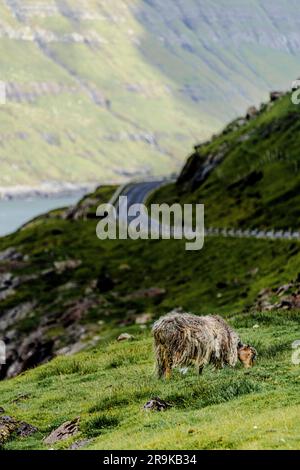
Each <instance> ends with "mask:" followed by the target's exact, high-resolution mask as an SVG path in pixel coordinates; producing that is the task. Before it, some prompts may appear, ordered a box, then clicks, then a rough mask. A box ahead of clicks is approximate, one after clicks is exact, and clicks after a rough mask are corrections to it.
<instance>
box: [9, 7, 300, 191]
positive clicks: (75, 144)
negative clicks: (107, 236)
mask: <svg viewBox="0 0 300 470" xmlns="http://www.w3.org/2000/svg"><path fill="white" fill-rule="evenodd" d="M296 6H297V5H295V2H294V0H280V1H279V2H276V5H273V3H271V2H268V4H267V5H265V6H262V5H261V2H259V1H258V0H253V1H252V2H251V5H248V4H247V6H245V5H244V2H236V1H234V0H230V1H226V2H221V3H220V2H219V1H218V2H217V1H215V0H214V1H211V2H209V5H207V2H205V1H204V0H201V1H194V0H189V1H185V2H181V1H179V0H176V1H174V0H172V1H171V0H164V1H161V0H151V1H146V0H144V1H143V0H134V1H132V0H130V1H128V0H120V1H118V2H104V1H100V2H99V1H94V0H88V1H85V2H83V1H77V2H75V3H74V2H71V1H69V0H68V1H63V2H61V1H58V0H57V1H54V0H53V1H50V0H42V1H39V2H32V1H20V0H17V1H6V2H2V3H1V5H0V17H1V21H0V54H1V58H2V59H1V64H0V80H1V81H4V82H6V84H7V104H6V105H4V106H1V107H0V115H1V129H0V140H1V146H0V164H1V175H0V186H12V185H16V184H26V185H33V184H38V183H40V182H42V181H44V180H45V179H47V180H50V181H51V180H59V181H74V182H76V181H101V182H104V181H119V180H122V179H124V178H126V177H128V176H131V175H136V174H142V175H145V174H149V173H156V174H167V173H170V171H174V170H179V168H180V166H181V164H182V161H183V158H184V156H185V154H186V149H188V148H189V147H191V146H192V145H193V144H194V143H195V142H198V141H201V140H202V139H204V138H207V137H208V136H209V135H211V132H212V131H215V130H218V129H220V127H221V125H222V124H224V123H225V122H227V121H228V120H229V119H231V118H233V117H234V116H236V115H237V114H238V113H240V112H241V110H243V109H245V108H246V107H247V105H248V104H250V103H251V104H252V103H253V102H254V103H258V102H260V101H261V99H262V98H264V97H265V96H266V94H267V92H268V91H269V90H270V89H274V88H280V89H282V88H287V87H289V86H290V82H291V81H292V80H293V79H295V78H296V77H297V76H298V64H299V48H298V47H297V45H298V43H299V41H300V39H299V34H298V31H299V27H298V26H299V25H298V19H297V15H294V9H295V8H296ZM278 18H280V21H278ZM287 77H288V78H287ZM157 109H159V113H157ZM154 115H155V119H153V116H154Z"/></svg>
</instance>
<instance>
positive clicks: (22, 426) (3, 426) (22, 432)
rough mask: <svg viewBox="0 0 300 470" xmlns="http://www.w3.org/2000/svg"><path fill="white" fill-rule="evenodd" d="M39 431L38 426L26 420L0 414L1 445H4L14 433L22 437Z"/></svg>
mask: <svg viewBox="0 0 300 470" xmlns="http://www.w3.org/2000/svg"><path fill="white" fill-rule="evenodd" d="M35 432H37V428H36V427H34V426H32V425H31V424H28V423H25V422H24V421H18V420H17V419H15V418H12V417H11V416H6V415H4V416H3V415H1V416H0V446H1V445H3V444H4V443H5V442H6V441H8V440H9V438H10V437H11V436H12V435H13V434H17V435H18V436H20V437H28V436H31V434H33V433H35Z"/></svg>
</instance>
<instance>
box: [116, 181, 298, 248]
mask: <svg viewBox="0 0 300 470" xmlns="http://www.w3.org/2000/svg"><path fill="white" fill-rule="evenodd" d="M168 182H170V183H171V182H172V181H171V180H169V181H168V180H163V179H161V180H156V181H145V182H139V183H131V184H128V185H126V186H125V187H124V190H122V191H121V192H120V193H119V195H121V196H127V205H128V207H130V206H132V205H133V204H143V203H145V201H146V199H147V197H149V195H150V194H151V192H152V191H154V190H155V189H158V188H159V187H160V186H162V185H163V184H167V183H168ZM116 207H118V205H117V204H116ZM119 211H120V212H119V219H120V220H121V221H122V220H123V221H125V220H127V222H130V221H131V220H132V219H134V217H128V215H127V211H126V207H123V208H122V207H121V208H119ZM149 223H150V220H149V219H148V217H147V216H146V214H145V216H144V217H143V221H142V226H143V228H145V229H146V228H148V227H149ZM152 224H153V226H154V227H156V228H157V230H159V232H161V227H160V225H159V223H158V222H156V221H153V220H152ZM205 236H207V237H226V238H256V239H266V240H296V241H300V231H296V230H292V229H289V230H275V229H268V230H257V229H250V228H249V229H243V230H241V229H235V228H231V229H223V228H215V227H214V228H212V227H206V228H205Z"/></svg>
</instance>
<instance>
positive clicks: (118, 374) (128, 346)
mask: <svg viewBox="0 0 300 470" xmlns="http://www.w3.org/2000/svg"><path fill="white" fill-rule="evenodd" d="M231 323H232V324H233V325H234V326H235V327H236V328H238V331H239V333H240V335H241V336H242V338H243V339H244V340H245V341H251V342H252V344H254V345H255V346H256V347H257V349H258V351H259V360H258V364H257V366H256V367H255V368H253V369H251V370H250V371H249V370H248V371H246V370H245V369H242V368H241V367H240V366H238V367H237V369H234V370H233V369H224V370H222V371H221V372H215V371H213V370H211V369H206V370H205V372H204V374H203V375H202V376H201V377H199V376H197V374H195V373H194V372H193V371H192V370H190V371H189V372H188V374H187V375H184V376H183V375H181V374H179V373H178V372H176V373H175V374H174V376H173V378H172V379H171V380H170V381H168V382H164V381H159V380H158V379H156V377H155V376H154V374H153V352H152V341H151V339H150V335H149V332H148V331H136V332H134V333H135V335H136V338H135V340H133V341H131V342H127V343H126V342H125V343H117V342H116V341H114V340H112V341H111V342H109V343H104V344H102V345H101V346H100V347H98V348H97V349H94V350H93V351H91V352H89V353H82V354H79V355H77V356H75V357H60V358H57V359H55V360H54V361H52V362H51V363H50V364H47V365H45V366H42V367H38V368H37V369H35V370H33V371H30V372H28V373H26V374H25V375H23V376H20V377H19V378H17V379H14V380H9V381H6V382H2V383H1V384H0V391H1V405H2V406H3V407H4V409H5V411H6V413H8V414H10V415H13V416H14V417H17V418H18V419H21V420H25V421H27V422H29V423H31V424H33V425H35V426H36V427H37V428H38V429H39V431H38V432H37V433H35V434H33V435H32V436H31V437H29V438H27V439H24V438H23V439H22V438H15V439H13V440H11V441H9V442H7V444H6V445H5V446H4V448H5V449H46V448H47V447H48V448H49V446H47V445H46V444H45V443H43V440H42V439H43V438H44V437H46V436H47V435H48V434H49V433H50V432H51V430H52V429H55V428H56V427H57V426H59V425H60V424H62V423H63V422H65V421H67V420H70V419H74V418H76V417H78V416H79V417H80V427H79V429H80V431H79V433H78V434H77V435H76V436H73V437H72V438H69V439H68V440H67V441H63V442H61V443H58V444H55V445H53V446H51V447H52V448H69V447H70V445H72V443H74V442H76V441H78V440H83V439H89V441H88V442H86V443H85V446H84V448H85V449H106V450H108V449H299V445H300V438H299V432H298V431H299V419H298V418H299V412H300V401H299V393H298V390H299V366H295V365H293V364H292V363H291V343H292V342H293V341H294V339H295V337H299V335H300V324H299V314H297V315H289V314H287V313H284V314H280V313H277V314H274V313H272V314H261V315H255V316H253V317H252V316H248V317H246V318H245V317H244V316H243V315H240V316H237V317H235V318H232V319H231ZM257 323H259V328H258V329H255V330H254V329H253V328H252V326H253V325H254V324H257ZM153 396H159V397H161V398H163V399H165V400H166V401H167V402H169V403H170V404H171V405H172V408H170V409H169V410H167V411H165V412H161V413H158V412H153V411H152V412H151V411H150V412H149V411H148V412H146V411H144V410H143V409H142V408H143V405H144V404H145V403H146V402H147V401H148V400H149V399H150V398H151V397H153ZM20 397H21V398H20ZM22 397H23V398H22Z"/></svg>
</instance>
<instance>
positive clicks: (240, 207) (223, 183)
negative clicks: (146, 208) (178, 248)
mask: <svg viewBox="0 0 300 470" xmlns="http://www.w3.org/2000/svg"><path fill="white" fill-rule="evenodd" d="M299 131H300V107H299V106H295V105H294V104H293V103H292V102H291V95H290V94H289V93H288V94H286V95H285V96H283V97H282V98H280V99H279V100H278V101H276V102H274V103H271V102H269V103H268V104H265V105H263V106H262V107H261V110H260V111H259V113H258V115H257V116H254V117H253V118H252V119H250V120H245V119H239V120H238V121H233V122H232V123H231V124H229V125H228V126H227V127H226V128H225V130H224V131H223V132H222V133H221V134H219V135H218V136H216V137H215V138H213V139H212V140H210V141H208V142H207V143H206V144H204V145H201V146H199V147H197V148H196V150H195V153H194V154H193V155H192V156H191V157H190V159H189V161H188V163H187V164H186V166H185V168H184V170H183V171H182V174H181V176H180V177H179V179H178V182H177V184H174V185H169V186H166V187H164V188H162V189H161V190H159V191H158V192H156V193H155V194H154V195H153V198H152V201H163V202H166V201H167V202H178V201H180V202H182V203H188V202H191V203H195V202H202V203H204V204H205V211H206V215H205V217H206V225H207V226H215V227H228V228H230V227H246V228H251V227H252V228H272V227H274V228H277V229H288V228H293V229H298V228H299V204H300V172H299V168H300V156H299V143H300V137H299V136H300V133H299ZM218 158H219V163H217V165H216V166H215V168H214V169H213V170H212V171H211V172H210V173H209V174H208V176H207V177H206V178H205V179H204V180H203V181H199V180H198V181H197V175H198V176H199V175H200V176H201V174H202V171H203V169H204V168H205V166H206V165H207V163H208V162H211V161H213V159H216V160H217V159H218ZM150 202H151V201H150Z"/></svg>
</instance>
